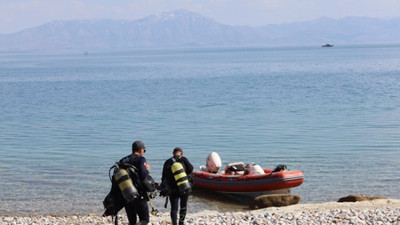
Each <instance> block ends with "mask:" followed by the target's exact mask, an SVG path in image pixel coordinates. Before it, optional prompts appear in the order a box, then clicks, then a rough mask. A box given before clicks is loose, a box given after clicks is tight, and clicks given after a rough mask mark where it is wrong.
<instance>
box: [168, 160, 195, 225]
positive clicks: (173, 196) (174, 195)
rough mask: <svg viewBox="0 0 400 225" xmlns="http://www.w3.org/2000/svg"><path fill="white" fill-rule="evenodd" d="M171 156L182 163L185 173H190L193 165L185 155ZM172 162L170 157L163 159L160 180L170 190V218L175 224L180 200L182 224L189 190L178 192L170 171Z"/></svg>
mask: <svg viewBox="0 0 400 225" xmlns="http://www.w3.org/2000/svg"><path fill="white" fill-rule="evenodd" d="M173 158H174V159H175V160H176V161H178V162H180V163H181V164H182V166H183V168H184V169H185V172H186V174H187V175H189V174H191V173H192V171H193V166H192V164H191V163H190V162H189V160H188V159H187V158H186V157H183V156H182V157H178V156H174V157H173ZM173 163H174V160H173V159H172V158H170V159H168V160H167V161H165V163H164V167H163V175H162V179H161V180H162V182H163V183H164V182H165V183H166V184H165V183H164V185H167V186H168V189H169V191H170V193H169V199H170V202H171V220H172V224H173V225H176V224H177V220H178V218H177V216H178V205H179V200H180V211H179V224H183V223H184V221H185V217H186V211H187V201H188V198H189V192H187V193H184V194H181V193H179V189H178V185H177V184H176V182H175V178H174V176H173V174H172V171H171V166H172V164H173Z"/></svg>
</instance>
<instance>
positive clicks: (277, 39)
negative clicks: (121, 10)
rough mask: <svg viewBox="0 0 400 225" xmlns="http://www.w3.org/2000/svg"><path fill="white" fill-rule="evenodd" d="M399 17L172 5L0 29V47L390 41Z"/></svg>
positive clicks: (398, 31) (395, 37) (399, 33)
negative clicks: (220, 13)
mask: <svg viewBox="0 0 400 225" xmlns="http://www.w3.org/2000/svg"><path fill="white" fill-rule="evenodd" d="M399 40H400V18H396V19H391V20H384V19H376V18H366V17H347V18H343V19H338V20H336V19H330V18H319V19H316V20H312V21H305V22H298V23H286V24H274V25H266V26H262V27H250V26H228V25H223V24H220V23H217V22H215V21H214V20H212V19H209V18H206V17H204V16H202V15H200V14H197V13H193V12H189V11H186V10H176V11H173V12H166V13H163V14H160V15H154V16H149V17H146V18H143V19H138V20H133V21H129V20H111V19H104V20H71V21H53V22H50V23H47V24H44V25H41V26H38V27H33V28H29V29H24V30H22V31H20V32H16V33H11V34H1V35H0V50H72V49H73V50H90V49H127V48H142V47H185V46H284V45H320V44H324V43H327V42H330V43H334V44H354V43H356V44H360V43H396V42H399Z"/></svg>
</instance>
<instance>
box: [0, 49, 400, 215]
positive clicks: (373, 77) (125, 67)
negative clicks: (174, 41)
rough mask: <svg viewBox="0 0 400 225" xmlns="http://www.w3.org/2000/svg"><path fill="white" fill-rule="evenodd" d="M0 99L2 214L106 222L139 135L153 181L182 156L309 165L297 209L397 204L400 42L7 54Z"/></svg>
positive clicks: (197, 200)
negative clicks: (341, 203) (107, 205)
mask: <svg viewBox="0 0 400 225" xmlns="http://www.w3.org/2000/svg"><path fill="white" fill-rule="evenodd" d="M0 99H1V101H0V102H1V104H0V110H1V111H0V214H2V215H9V214H88V213H96V214H101V213H102V212H103V206H102V201H103V199H104V197H105V195H106V194H107V193H108V191H109V189H110V181H109V178H108V169H109V168H110V166H112V164H113V163H114V162H115V161H117V160H119V159H120V158H122V157H123V156H125V155H128V154H129V153H130V151H131V144H132V142H133V141H134V140H138V139H140V140H143V141H144V142H145V144H146V147H147V150H148V151H147V153H146V154H145V156H146V158H147V161H148V163H149V164H150V165H151V167H152V170H151V174H152V175H153V177H154V178H155V180H157V181H159V180H160V177H161V170H162V164H163V162H164V161H165V160H166V159H167V158H169V157H170V156H171V153H172V149H173V148H174V147H176V146H180V147H182V148H183V149H184V155H185V156H186V157H187V158H189V160H190V161H191V162H192V164H193V165H194V166H195V168H199V166H201V165H205V159H206V157H207V155H208V154H209V153H210V152H212V151H215V152H218V153H219V155H220V156H221V158H222V162H223V164H224V165H226V164H227V163H229V162H234V161H244V162H256V163H258V164H260V165H262V166H263V167H266V168H273V167H275V166H276V165H278V164H286V165H287V166H288V168H289V169H300V170H302V171H303V172H304V175H305V181H304V183H303V184H302V185H301V186H300V187H297V188H294V189H292V193H293V194H299V195H301V196H302V199H301V203H317V202H326V201H337V200H338V199H339V198H340V197H343V196H347V195H349V194H366V195H371V196H384V197H389V198H400V191H399V188H400V45H369V46H344V47H340V46H335V47H333V48H321V47H287V48H206V49H151V50H127V51H109V52H89V54H87V55H85V54H83V51H82V52H63V53H32V52H31V53H28V52H27V53H8V52H3V53H0ZM163 203H164V199H161V198H157V199H156V200H155V203H154V204H155V206H156V207H157V208H159V209H161V208H162V205H163ZM189 204H190V206H189V207H190V208H189V211H191V212H193V211H196V210H202V209H207V208H217V209H221V210H223V209H224V207H225V208H226V207H227V206H226V205H224V204H223V203H222V202H221V201H220V202H218V201H215V200H210V199H206V198H203V197H201V196H200V197H199V196H197V197H196V196H194V197H192V198H191V199H190V203H189ZM228 205H229V204H228Z"/></svg>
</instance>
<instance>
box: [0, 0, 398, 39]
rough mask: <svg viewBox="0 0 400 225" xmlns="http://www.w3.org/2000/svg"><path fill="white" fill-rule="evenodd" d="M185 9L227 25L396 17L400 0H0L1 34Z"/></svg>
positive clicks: (139, 16)
mask: <svg viewBox="0 0 400 225" xmlns="http://www.w3.org/2000/svg"><path fill="white" fill-rule="evenodd" d="M175 9H187V10H190V11H194V12H198V13H200V14H202V15H204V16H207V17H210V18H212V19H214V20H215V21H217V22H220V23H223V24H228V25H250V26H261V25H266V24H275V23H285V22H295V21H304V20H312V19H316V18H318V17H321V16H326V17H331V18H343V17H346V16H368V17H381V18H393V17H399V16H400V0H0V33H11V32H16V31H20V30H22V29H24V28H29V27H33V26H37V25H41V24H44V23H47V22H50V21H53V20H71V19H102V18H115V19H129V20H133V19H138V18H142V17H145V16H148V15H153V14H159V13H161V12H166V11H172V10H175Z"/></svg>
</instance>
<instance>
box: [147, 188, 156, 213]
mask: <svg viewBox="0 0 400 225" xmlns="http://www.w3.org/2000/svg"><path fill="white" fill-rule="evenodd" d="M147 200H148V201H149V204H150V206H151V215H153V216H157V214H158V210H157V209H154V206H153V203H152V202H151V194H149V193H147Z"/></svg>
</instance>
